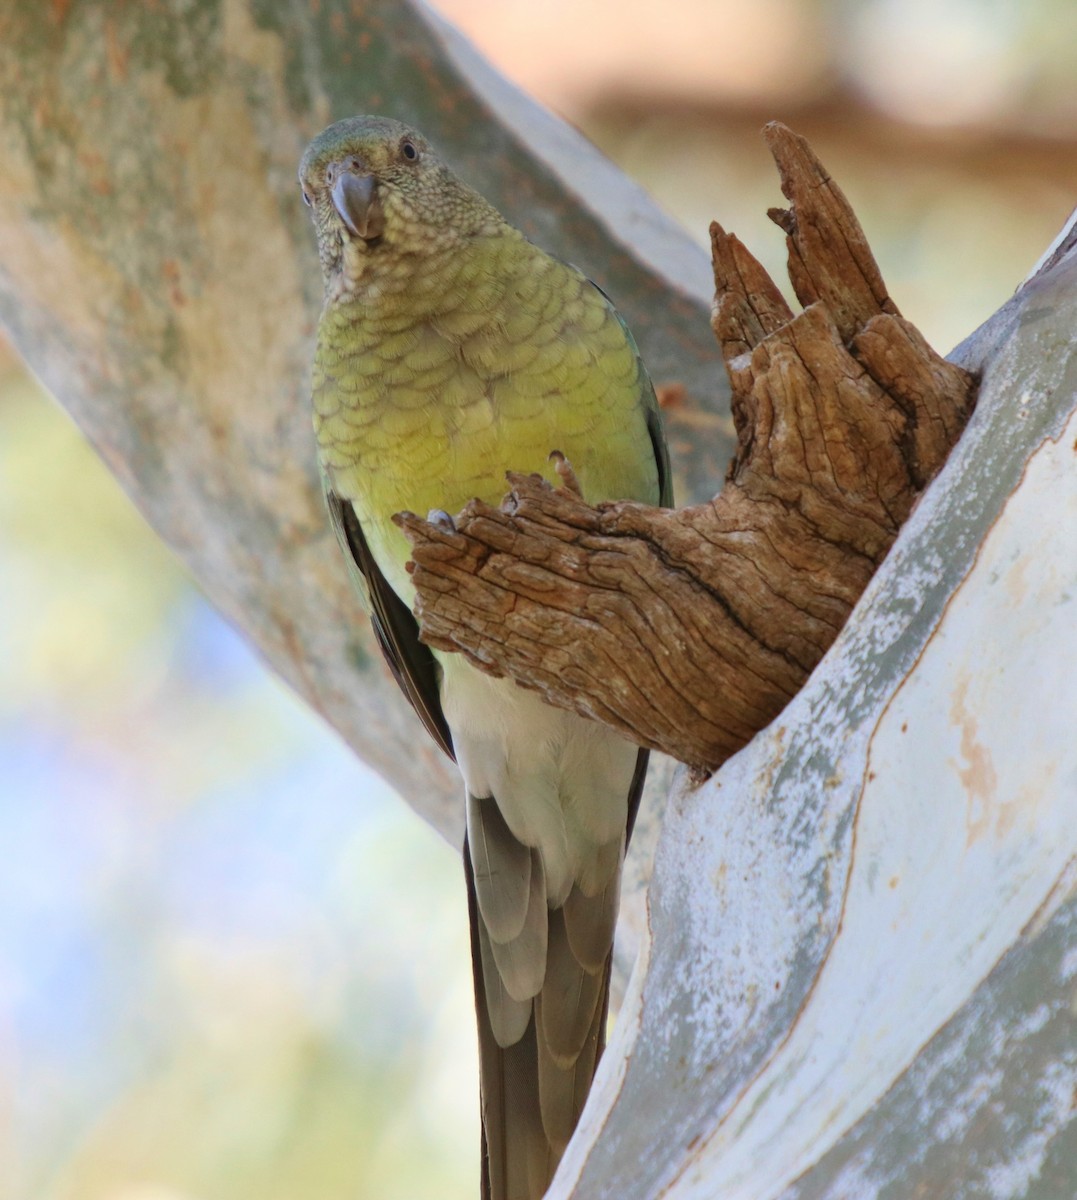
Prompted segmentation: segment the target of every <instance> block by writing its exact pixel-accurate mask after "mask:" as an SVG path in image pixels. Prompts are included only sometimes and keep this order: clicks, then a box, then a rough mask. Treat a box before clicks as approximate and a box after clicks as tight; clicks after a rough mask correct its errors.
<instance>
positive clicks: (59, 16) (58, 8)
mask: <svg viewBox="0 0 1077 1200" xmlns="http://www.w3.org/2000/svg"><path fill="white" fill-rule="evenodd" d="M70 8H71V0H52V19H53V20H54V21H55V22H56V24H57V25H62V24H63V23H64V22H65V21H66V20H67V14H68V11H69V10H70Z"/></svg>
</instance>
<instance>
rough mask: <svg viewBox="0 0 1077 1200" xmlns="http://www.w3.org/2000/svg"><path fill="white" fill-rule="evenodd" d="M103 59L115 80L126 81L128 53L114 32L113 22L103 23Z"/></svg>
mask: <svg viewBox="0 0 1077 1200" xmlns="http://www.w3.org/2000/svg"><path fill="white" fill-rule="evenodd" d="M105 57H106V59H107V60H108V65H109V70H110V71H111V72H112V74H113V75H114V76H115V77H116V78H117V79H120V80H123V79H126V78H127V60H128V51H127V47H126V46H125V45H123V43H122V42H121V41H120V38H119V35H118V34H117V32H116V23H115V21H110V20H106V21H105Z"/></svg>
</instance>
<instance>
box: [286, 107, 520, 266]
mask: <svg viewBox="0 0 1077 1200" xmlns="http://www.w3.org/2000/svg"><path fill="white" fill-rule="evenodd" d="M299 186H300V188H301V189H302V193H303V200H304V201H305V202H306V203H307V204H308V205H309V206H310V210H311V216H312V218H313V220H314V228H315V230H316V232H317V235H318V250H319V253H320V256H321V261H322V271H323V274H324V276H325V283H326V287H327V289H331V288H333V287H334V285H340V284H344V285H345V286H346V285H347V284H348V283H354V282H355V281H357V280H358V279H359V278H361V277H362V276H364V275H365V274H366V273H367V271H368V270H369V269H370V267H371V264H372V263H374V262H376V261H378V260H379V259H380V260H381V261H383V262H388V261H390V260H391V261H392V262H394V263H399V262H400V261H401V256H408V255H412V256H414V255H426V254H429V253H430V252H431V250H432V249H435V248H436V247H438V246H442V245H446V244H451V243H452V242H453V241H459V240H461V239H462V238H467V237H469V236H472V235H473V234H474V233H475V232H477V231H478V230H480V229H482V228H483V227H484V226H488V225H490V224H496V223H499V222H500V220H501V218H500V217H499V215H498V214H497V213H496V211H495V210H494V209H492V208H491V207H490V205H489V204H487V202H486V201H485V200H483V199H482V197H481V196H479V195H478V193H477V192H474V191H472V189H471V188H469V187H467V185H466V184H464V183H462V182H461V181H460V180H459V179H457V178H456V176H455V175H454V174H453V173H452V171H450V170H449V168H448V167H447V166H446V165H445V164H444V163H443V162H442V161H441V159H440V158H438V156H437V154H436V153H435V152H434V151H433V150H432V149H431V147H430V144H429V143H428V142H427V140H426V138H424V137H423V135H422V134H421V133H419V132H418V131H417V130H414V129H409V128H408V126H406V125H402V124H401V123H400V122H399V121H392V120H389V119H388V118H387V117H350V118H349V119H348V120H345V121H337V122H336V124H334V125H330V126H329V128H328V129H324V130H323V131H322V132H321V133H320V134H318V136H317V137H316V138H315V139H314V141H312V142H311V144H310V145H309V146H308V147H307V149H306V152H305V153H304V155H303V158H302V161H301V162H300V164H299Z"/></svg>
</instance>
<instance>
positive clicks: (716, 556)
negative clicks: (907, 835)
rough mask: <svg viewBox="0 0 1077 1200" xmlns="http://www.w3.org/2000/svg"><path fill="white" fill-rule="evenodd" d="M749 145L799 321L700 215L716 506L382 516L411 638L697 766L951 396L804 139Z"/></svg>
mask: <svg viewBox="0 0 1077 1200" xmlns="http://www.w3.org/2000/svg"><path fill="white" fill-rule="evenodd" d="M766 138H767V142H768V145H769V146H770V150H771V153H772V154H773V156H774V159H775V162H776V163H777V165H778V170H779V172H780V175H781V180H782V191H783V192H784V194H785V196H786V197H787V198H788V199H789V201H790V208H789V209H788V210H776V211H772V213H771V216H772V217H773V218H774V220H775V221H776V222H777V224H779V225H780V226H781V227H782V228H783V229H784V230H785V231H786V234H787V239H788V244H789V274H790V278H791V280H792V283H793V288H794V291H795V293H796V295H797V298H798V300H799V301H800V302H801V304H803V305H804V306H805V308H804V310H803V312H801V313H799V314H797V315H795V316H794V315H793V314H792V313H791V312H790V310H789V308H788V306H787V305H786V303H785V301H784V299H783V298H782V296H781V293H780V292H779V291H778V289H777V287H776V286H775V285H774V283H773V282H772V281H771V279H770V278H769V277H768V276H767V274H766V272H765V271H764V270H763V268H762V267H761V266H760V265H759V263H758V262H757V261H756V260H755V259H754V258H753V257H752V255H751V254H750V253H749V252H748V251H747V250H746V249H745V247H744V246H743V245H742V244H741V243H740V242H739V241H738V240H737V239H736V238H735V237H734V236H732V235H731V234H727V233H726V232H725V231H724V230H723V229H722V228H721V227H720V226H719V225H717V224H715V225H712V227H711V238H712V248H713V262H714V277H715V288H716V292H715V304H714V311H713V319H712V324H713V328H714V332H715V335H716V336H717V338H718V341H719V343H720V345H721V347H722V352H723V356H724V358H725V361H726V368H727V370H728V373H729V377H730V381H731V384H732V388H733V418H734V422H735V424H736V429H737V440H738V445H737V453H736V456H735V458H734V460H733V462H732V464H731V466H730V468H729V473H728V477H727V481H726V485H725V487H724V488H723V489H722V491H721V493H720V494H719V495H717V496H716V497H715V498H714V499H713V500H711V501H710V502H709V503H707V504H702V505H697V506H693V507H690V508H684V509H679V510H676V511H667V510H661V509H653V508H647V507H645V506H643V505H639V504H632V503H628V502H618V503H610V504H603V505H600V506H599V507H598V508H591V507H590V506H588V505H587V504H585V503H584V502H583V501H582V500H581V499H579V497H577V496H575V495H573V494H572V493H571V492H569V491H566V490H564V489H559V490H555V489H553V488H551V487H550V486H549V485H548V484H546V483H545V482H544V481H543V480H542V479H541V478H539V477H538V476H520V475H512V474H510V475H509V476H508V479H509V483H510V486H511V489H512V490H511V493H510V495H509V496H508V497H507V498H506V500H505V502H504V503H503V504H502V506H501V507H500V508H498V509H495V508H491V507H490V506H488V505H485V504H480V503H478V502H472V503H471V504H469V505H468V506H467V508H465V509H464V511H463V513H461V514H460V516H459V517H458V518H457V521H456V528H455V529H449V528H446V527H444V526H435V525H431V524H429V523H428V522H426V521H423V520H421V519H420V518H418V517H416V516H413V515H411V514H405V515H404V516H402V518H401V525H402V527H403V528H404V529H405V531H406V532H407V534H408V536H409V537H410V538H411V541H412V544H413V558H414V563H413V568H412V572H413V573H412V577H413V579H414V582H415V585H416V587H417V589H418V593H419V596H418V601H417V606H416V611H417V614H418V616H419V618H420V620H421V622H422V627H423V638H424V640H425V641H426V642H428V643H429V644H430V645H432V646H435V647H437V648H439V649H444V650H455V651H459V652H461V653H463V654H465V655H466V656H467V657H468V659H470V660H471V661H472V662H474V663H475V664H476V665H477V666H479V667H480V668H482V669H483V670H486V671H488V672H489V673H490V674H494V675H505V674H507V675H510V676H512V677H513V678H515V679H516V680H517V681H518V682H519V683H521V684H522V685H523V686H525V687H529V688H534V689H536V690H538V691H539V692H541V693H542V694H543V695H544V696H545V698H546V699H547V700H549V701H550V702H551V703H553V704H556V705H559V706H561V707H564V708H570V709H574V710H576V711H577V712H580V713H583V714H584V715H586V716H591V717H594V718H596V719H597V720H600V721H604V722H605V723H606V724H609V725H612V726H613V727H615V728H617V729H619V730H622V731H623V732H624V733H625V734H626V735H628V736H629V737H630V738H632V739H633V740H635V741H638V742H639V743H641V744H643V745H645V746H650V747H653V748H656V749H659V750H663V751H665V752H666V753H668V754H671V755H673V756H674V757H676V758H678V759H680V760H681V761H682V762H686V763H688V764H690V765H692V766H695V767H701V768H713V767H715V766H717V765H718V764H719V763H720V762H722V761H723V760H724V759H725V758H727V757H728V756H729V755H730V754H732V753H733V752H734V751H736V750H737V749H739V748H740V747H741V746H742V745H744V744H745V743H746V742H747V741H748V740H749V739H750V738H751V737H752V736H753V734H755V733H756V732H757V731H758V730H760V729H762V728H763V727H764V726H765V725H767V724H768V723H769V722H770V721H771V720H773V718H774V717H775V716H776V715H777V714H778V713H779V712H780V711H781V709H782V708H783V707H784V706H785V704H786V703H787V702H788V701H789V700H790V699H791V698H792V697H793V696H794V695H795V694H796V693H797V691H799V689H800V688H801V686H802V685H803V684H804V682H805V680H806V679H807V677H808V675H809V673H810V672H811V670H812V668H813V667H814V666H815V665H816V663H817V662H818V661H819V659H820V658H821V657H822V656H823V654H824V653H825V651H826V650H827V648H828V647H829V646H830V644H831V642H833V640H834V638H835V637H836V635H837V633H838V631H839V630H840V629H841V627H842V625H843V624H844V623H845V620H846V618H847V617H848V615H849V613H850V611H851V610H852V607H853V605H854V604H855V603H856V601H857V599H858V598H859V596H860V594H861V592H862V591H863V590H864V587H865V586H866V585H867V582H868V580H869V579H870V578H871V576H872V574H873V573H874V571H875V569H876V567H877V566H878V565H879V563H880V562H881V561H882V559H883V557H884V556H885V554H886V552H887V551H888V550H889V548H890V546H891V544H892V543H893V540H894V538H895V536H896V535H897V532H898V530H899V529H900V528H901V525H902V522H903V521H904V520H905V518H906V517H907V516H908V514H909V511H910V510H911V508H912V505H913V503H914V502H915V500H916V498H917V496H918V495H919V494H920V492H921V491H922V490H923V488H924V486H925V485H926V484H927V483H928V482H929V481H930V479H931V478H932V477H933V476H934V475H935V473H936V472H937V471H938V469H939V468H940V467H941V466H942V464H943V462H944V461H945V459H946V456H947V454H948V453H949V450H950V448H951V446H952V445H953V444H954V442H955V441H956V440H957V437H958V435H959V434H960V432H961V430H962V428H963V427H964V424H965V421H966V419H967V417H968V415H969V413H970V411H971V408H972V404H973V400H974V394H975V389H974V382H973V379H972V377H971V376H970V375H969V374H968V373H967V372H966V371H963V370H962V369H961V368H960V367H956V366H954V365H952V364H951V363H948V362H946V361H945V360H944V359H942V358H941V357H939V356H938V355H937V354H936V353H935V352H934V351H933V350H932V349H931V348H930V347H929V346H928V345H927V343H926V342H925V341H924V339H923V337H922V336H921V335H920V333H919V332H918V331H917V330H916V329H915V327H914V326H912V325H911V324H910V323H909V322H908V321H906V320H904V318H902V317H901V315H900V313H899V312H898V310H897V308H896V306H895V305H894V303H893V301H892V300H891V299H890V298H889V296H888V295H887V293H886V287H885V284H884V283H883V280H882V277H881V276H880V274H879V270H878V267H877V266H876V263H875V260H874V258H873V257H872V254H871V251H870V249H869V248H868V245H867V242H866V240H865V238H864V234H863V231H862V230H861V228H860V225H859V223H858V222H857V220H856V218H855V216H854V215H853V213H852V210H851V209H850V207H849V205H848V202H847V201H846V199H845V197H844V196H843V195H842V193H841V191H840V190H839V189H838V187H837V185H836V184H834V182H833V181H832V180H831V179H830V177H829V176H828V175H827V173H826V172H825V170H824V169H823V167H822V165H821V164H820V163H819V161H818V160H817V159H816V158H815V156H814V154H813V153H812V151H811V149H810V148H809V147H808V144H807V143H806V142H805V141H804V139H803V138H800V137H798V136H796V135H795V134H793V133H792V132H790V131H789V130H788V129H786V128H785V127H784V126H782V125H780V124H777V123H774V124H771V125H770V126H768V127H767V130H766ZM551 449H552V447H551Z"/></svg>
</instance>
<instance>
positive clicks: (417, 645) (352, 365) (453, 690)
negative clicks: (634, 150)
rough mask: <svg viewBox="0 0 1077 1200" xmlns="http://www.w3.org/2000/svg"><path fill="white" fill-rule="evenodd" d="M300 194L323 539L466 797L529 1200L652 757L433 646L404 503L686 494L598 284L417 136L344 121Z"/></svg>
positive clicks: (485, 1150)
mask: <svg viewBox="0 0 1077 1200" xmlns="http://www.w3.org/2000/svg"><path fill="white" fill-rule="evenodd" d="M299 183H300V188H301V190H302V198H303V200H304V201H305V203H306V204H307V205H308V206H309V208H310V212H311V217H312V220H313V224H314V229H315V234H316V238H317V244H318V255H319V260H320V263H321V271H322V280H323V284H324V303H323V307H322V311H321V317H320V319H319V323H318V329H317V335H316V345H315V349H314V356H313V364H312V369H311V400H312V408H313V424H314V433H315V441H316V444H317V455H318V460H319V466H320V469H321V475H322V480H323V486H324V491H325V499H326V505H327V508H328V512H329V517H330V522H331V524H332V526H333V530H334V532H335V534H336V537H337V540H338V542H339V544H340V548H341V550H342V552H343V554H344V556H345V559H346V561H347V563H348V567H349V571H350V574H351V576H352V579H353V581H354V583H355V585H356V587H357V589H358V590H359V593H360V598H361V599H362V600H363V602H364V604H365V606H366V609H367V611H368V613H369V615H370V618H371V621H372V624H373V626H374V632H375V635H376V638H377V641H378V643H379V645H380V648H381V650H382V652H383V654H384V656H385V658H386V660H387V662H388V664H389V667H390V668H391V670H392V673H393V674H394V676H395V678H396V681H397V683H398V684H399V685H400V687H401V688H402V690H403V691H404V693H405V695H406V697H407V699H408V700H409V701H410V703H411V705H412V706H413V708H414V709H415V711H416V713H417V714H418V717H419V718H420V719H421V721H422V723H423V724H424V726H425V727H426V730H427V731H428V732H429V734H430V736H431V737H432V738H433V739H434V741H435V742H436V743H437V745H438V746H439V747H440V748H441V749H442V750H443V751H444V752H445V753H446V754H447V755H449V756H450V757H451V758H453V759H454V760H455V762H456V764H457V766H458V768H459V772H460V775H461V776H462V781H463V785H464V786H463V791H464V817H465V820H464V828H465V831H466V832H465V837H464V847H463V854H464V868H465V869H464V874H465V878H466V883H467V890H468V911H469V917H470V928H471V947H472V952H471V957H472V970H473V977H474V985H475V1008H476V1018H477V1024H478V1042H479V1079H480V1115H481V1118H482V1120H481V1128H482V1147H481V1195H482V1196H483V1198H484V1200H538V1197H541V1196H542V1195H544V1194H545V1192H546V1190H547V1187H548V1185H549V1183H550V1181H551V1179H552V1177H553V1174H554V1172H555V1170H556V1168H557V1165H558V1163H559V1161H560V1159H561V1156H562V1154H563V1152H564V1150H565V1148H566V1146H567V1144H568V1141H569V1139H570V1137H571V1136H572V1133H573V1130H574V1128H575V1126H576V1123H577V1121H578V1119H579V1116H580V1113H581V1111H582V1109H583V1105H584V1101H585V1100H586V1097H587V1094H588V1091H589V1089H590V1086H591V1083H592V1080H593V1077H594V1073H595V1069H596V1067H597V1064H598V1060H599V1057H600V1055H601V1054H602V1051H603V1048H604V1046H605V1026H606V1021H607V1015H608V1005H609V987H610V966H611V961H612V948H613V936H614V925H615V922H616V915H617V907H618V899H619V892H620V877H621V870H622V865H623V861H624V855H625V850H626V846H627V842H628V838H629V836H630V834H631V829H632V822H633V819H634V817H635V813H636V809H637V806H638V803H639V798H640V792H641V789H642V786H643V781H644V776H645V774H646V769H647V751H646V750H642V749H640V748H639V747H637V746H635V745H632V744H631V743H630V742H628V741H626V740H625V739H624V738H623V737H622V736H621V735H620V734H618V733H616V732H614V731H612V730H610V729H607V728H606V727H604V726H602V725H600V724H598V723H596V722H594V721H591V720H588V719H586V718H585V717H582V716H579V715H577V714H575V713H572V712H569V711H566V710H561V709H559V708H554V707H553V706H551V705H548V704H546V703H545V702H544V701H543V700H542V699H541V698H539V697H538V696H537V695H536V694H535V692H533V691H530V690H526V689H524V688H522V687H520V686H518V685H517V684H516V683H515V682H514V681H513V680H511V679H508V678H495V677H493V676H491V675H488V674H485V673H483V672H481V671H480V670H478V669H477V668H476V667H474V666H473V665H472V664H470V663H469V662H468V661H467V660H466V659H465V658H464V657H463V656H462V655H460V654H452V653H444V652H440V651H438V652H435V651H433V650H431V649H430V648H429V647H427V646H426V645H424V644H423V643H422V641H421V640H420V636H419V626H418V622H417V620H416V618H415V616H414V615H413V606H414V598H415V593H414V587H413V585H412V582H411V576H410V574H409V571H408V562H409V558H410V546H409V543H408V541H407V539H406V537H405V536H404V534H403V533H402V532H401V530H400V528H399V527H398V525H397V524H396V522H395V521H394V517H395V516H396V515H397V514H400V513H403V512H417V513H432V514H439V513H446V512H456V511H459V510H460V509H462V508H463V507H464V505H465V504H466V503H467V502H468V501H469V500H471V499H473V498H478V499H480V500H483V501H485V502H487V503H489V504H493V505H496V504H498V503H499V502H500V500H501V499H502V497H503V495H504V493H505V490H506V482H505V480H506V472H508V471H521V472H538V473H539V474H541V475H543V476H544V477H545V478H546V479H547V480H549V482H550V483H551V484H553V485H555V486H557V485H559V484H560V482H561V481H562V480H563V479H564V478H565V470H564V468H565V463H566V460H567V464H568V465H569V467H570V470H571V472H572V473H573V474H574V477H575V483H576V486H577V488H578V490H579V492H580V494H581V495H582V497H583V499H584V500H585V501H586V502H588V503H590V504H595V503H597V502H599V501H602V500H621V499H629V500H636V501H639V502H642V503H646V504H649V505H662V506H665V507H668V506H669V505H670V504H671V503H672V496H671V484H670V465H669V454H668V450H667V447H666V442H665V438H664V435H663V431H662V424H661V418H660V415H659V410H658V404H657V401H656V399H655V393H654V389H653V387H652V385H651V382H650V379H649V377H648V375H647V373H646V370H645V369H644V367H643V364H642V362H641V360H640V356H639V351H638V349H637V347H636V343H635V341H634V340H633V337H632V335H631V333H630V332H629V330H628V328H627V326H626V325H625V323H624V321H623V320H622V319H621V317H620V315H619V314H618V312H617V311H616V309H615V308H614V307H613V304H612V303H611V301H610V300H609V299H608V297H607V296H606V295H605V293H604V292H602V291H601V290H600V289H599V287H598V286H597V285H596V284H594V283H592V282H591V281H590V280H588V279H587V278H586V277H585V276H584V275H583V274H581V272H579V271H578V270H577V269H576V268H575V267H572V266H570V265H568V264H567V263H564V262H562V261H560V260H559V259H557V258H555V257H553V256H551V255H549V254H547V253H546V252H545V251H544V250H542V249H540V248H539V247H538V246H536V245H535V244H533V243H532V242H531V241H530V240H528V239H527V238H526V237H525V236H524V234H523V233H522V232H520V231H519V230H518V229H516V228H515V227H514V226H513V225H511V224H510V223H509V222H508V221H506V220H505V218H504V217H502V215H501V214H500V213H499V212H498V211H497V210H496V209H495V208H494V207H493V206H492V205H491V204H489V203H488V202H487V201H486V200H485V199H484V198H483V197H482V196H481V195H480V194H479V193H478V192H477V191H475V190H473V189H472V188H471V187H470V186H468V184H467V183H465V182H464V181H463V180H462V179H460V178H459V177H458V176H457V175H456V174H455V173H454V171H453V170H452V169H451V167H450V166H449V165H447V163H446V162H445V161H443V160H442V158H440V157H439V155H438V153H437V152H436V150H435V149H434V148H433V147H432V146H431V144H430V143H429V142H428V141H427V139H426V138H425V137H424V136H423V135H422V134H421V133H420V132H419V131H417V130H415V129H412V128H409V127H407V126H406V125H404V124H402V123H400V122H398V121H395V120H391V119H389V118H387V117H381V116H359V117H352V118H349V119H346V120H341V121H337V122H336V123H335V124H332V125H330V126H329V127H328V128H327V129H325V130H324V131H323V132H322V133H320V134H319V135H318V136H317V137H316V138H315V139H314V140H313V141H312V142H311V143H310V145H309V146H308V147H307V149H306V151H305V153H304V154H303V157H302V160H301V163H300V166H299Z"/></svg>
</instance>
